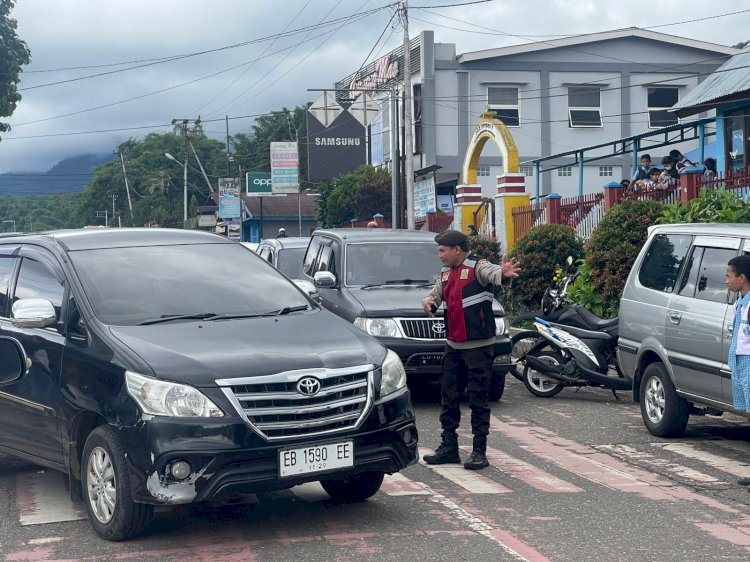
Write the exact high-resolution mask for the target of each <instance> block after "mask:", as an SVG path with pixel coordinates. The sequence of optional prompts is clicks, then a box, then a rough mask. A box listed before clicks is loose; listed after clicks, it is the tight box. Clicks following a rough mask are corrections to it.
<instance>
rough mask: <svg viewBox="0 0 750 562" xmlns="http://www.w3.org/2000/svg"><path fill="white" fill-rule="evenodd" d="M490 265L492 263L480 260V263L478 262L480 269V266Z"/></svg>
mask: <svg viewBox="0 0 750 562" xmlns="http://www.w3.org/2000/svg"><path fill="white" fill-rule="evenodd" d="M488 263H490V262H488V261H487V260H479V261H478V262H477V267H479V266H480V265H485V264H488Z"/></svg>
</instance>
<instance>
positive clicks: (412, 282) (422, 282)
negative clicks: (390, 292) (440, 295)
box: [361, 279, 433, 289]
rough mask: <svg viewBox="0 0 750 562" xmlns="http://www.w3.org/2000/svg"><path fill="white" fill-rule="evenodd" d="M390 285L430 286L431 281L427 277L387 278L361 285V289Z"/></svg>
mask: <svg viewBox="0 0 750 562" xmlns="http://www.w3.org/2000/svg"><path fill="white" fill-rule="evenodd" d="M392 285H416V286H418V287H432V285H433V284H432V283H430V282H429V280H427V279H389V280H388V281H383V282H382V283H371V284H369V285H362V287H361V288H362V289H373V288H375V287H389V286H392Z"/></svg>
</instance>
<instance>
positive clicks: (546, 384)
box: [523, 348, 563, 398]
mask: <svg viewBox="0 0 750 562" xmlns="http://www.w3.org/2000/svg"><path fill="white" fill-rule="evenodd" d="M534 357H535V358H536V359H538V360H539V361H542V362H543V363H546V364H548V365H562V362H563V358H562V357H561V356H560V354H559V353H557V352H556V351H552V350H551V349H549V348H546V349H540V350H538V351H535V352H534ZM523 384H524V386H525V387H526V390H528V391H529V392H531V394H533V395H534V396H539V397H540V398H552V397H553V396H555V395H556V394H558V393H559V392H560V391H561V390H562V389H563V384H562V383H561V382H559V381H558V380H556V379H553V378H552V377H546V376H544V375H543V374H542V373H539V372H538V371H536V370H535V369H532V368H531V367H530V366H529V365H528V364H526V365H524V367H523Z"/></svg>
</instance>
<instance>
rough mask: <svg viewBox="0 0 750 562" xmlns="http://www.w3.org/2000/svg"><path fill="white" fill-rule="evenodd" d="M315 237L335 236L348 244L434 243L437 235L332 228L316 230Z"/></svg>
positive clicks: (417, 231)
mask: <svg viewBox="0 0 750 562" xmlns="http://www.w3.org/2000/svg"><path fill="white" fill-rule="evenodd" d="M315 235H316V236H317V235H325V236H333V237H336V238H339V239H341V240H342V241H343V242H344V243H346V244H351V243H357V242H433V243H435V233H434V232H425V231H421V230H398V229H395V228H331V229H328V230H316V231H315Z"/></svg>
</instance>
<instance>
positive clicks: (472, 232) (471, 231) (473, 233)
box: [466, 224, 478, 236]
mask: <svg viewBox="0 0 750 562" xmlns="http://www.w3.org/2000/svg"><path fill="white" fill-rule="evenodd" d="M467 230H468V232H467V233H466V234H467V235H469V236H476V235H477V234H478V233H477V227H476V226H474V225H473V224H470V225H469V226H468V228H467Z"/></svg>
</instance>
